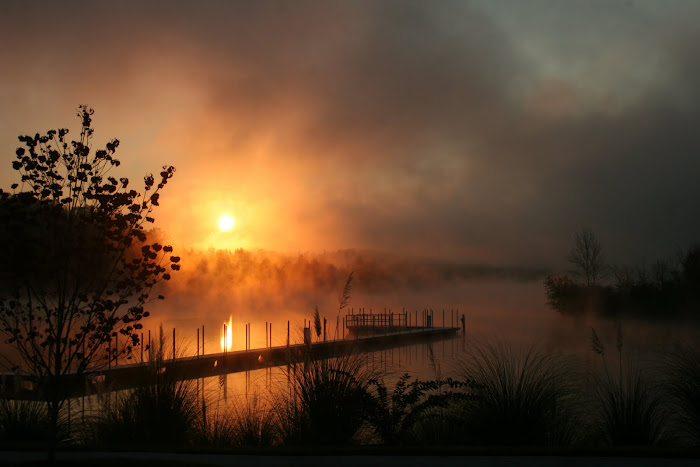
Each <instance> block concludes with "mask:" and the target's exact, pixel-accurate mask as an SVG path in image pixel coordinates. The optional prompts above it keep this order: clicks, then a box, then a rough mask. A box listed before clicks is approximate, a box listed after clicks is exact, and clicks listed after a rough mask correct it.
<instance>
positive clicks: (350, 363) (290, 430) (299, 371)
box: [280, 353, 377, 445]
mask: <svg viewBox="0 0 700 467" xmlns="http://www.w3.org/2000/svg"><path fill="white" fill-rule="evenodd" d="M376 376H377V373H376V371H374V370H373V368H372V366H371V365H370V364H369V362H368V361H367V358H366V356H364V355H359V354H353V353H348V354H344V355H341V356H337V357H334V358H329V359H324V360H315V361H307V362H304V363H299V364H297V365H293V366H291V367H290V368H289V370H288V374H287V377H288V378H289V383H290V393H289V394H286V393H285V394H283V395H281V396H280V400H281V401H283V403H282V406H283V410H282V414H281V417H280V433H281V439H282V442H283V443H284V444H311V445H345V444H350V443H353V442H356V441H357V439H356V436H357V435H358V434H359V432H360V430H361V428H363V426H364V425H365V424H366V423H367V422H368V420H369V418H370V415H369V410H370V408H371V407H372V406H373V401H372V391H371V385H372V382H373V381H375V380H376Z"/></svg>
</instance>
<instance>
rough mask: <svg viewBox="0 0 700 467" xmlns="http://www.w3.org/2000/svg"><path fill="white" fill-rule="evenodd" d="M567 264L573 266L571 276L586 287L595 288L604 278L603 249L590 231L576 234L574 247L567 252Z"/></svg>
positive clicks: (605, 269)
mask: <svg viewBox="0 0 700 467" xmlns="http://www.w3.org/2000/svg"><path fill="white" fill-rule="evenodd" d="M568 259H569V262H570V263H571V264H572V265H573V266H574V268H575V269H574V270H573V271H572V273H573V275H574V276H576V277H577V278H579V279H580V280H581V281H582V282H583V285H585V286H586V287H595V286H596V285H599V283H600V281H601V280H602V279H603V278H604V277H605V275H606V273H607V268H606V265H605V258H604V257H603V247H602V245H601V244H600V241H599V240H598V238H597V237H596V236H595V234H594V233H593V231H591V230H590V229H586V228H583V229H581V231H580V232H576V237H575V238H574V246H573V247H572V248H571V251H570V252H569V258H568Z"/></svg>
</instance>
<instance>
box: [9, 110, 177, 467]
mask: <svg viewBox="0 0 700 467" xmlns="http://www.w3.org/2000/svg"><path fill="white" fill-rule="evenodd" d="M92 114H93V111H92V109H89V108H88V107H86V106H81V107H80V108H79V109H78V117H80V119H81V123H82V128H81V132H80V138H79V139H78V140H77V141H71V142H68V140H67V139H66V135H67V134H68V130H67V129H59V130H58V131H56V130H50V131H48V132H47V133H46V135H43V136H41V135H39V134H38V133H37V134H36V135H35V136H20V137H19V140H20V142H22V143H23V144H24V147H20V148H18V149H17V151H16V156H17V157H16V159H15V161H14V162H13V163H12V166H13V169H15V170H16V171H18V172H19V174H20V179H21V187H20V184H14V185H12V190H16V189H17V188H18V187H20V192H19V193H13V194H10V193H7V192H4V191H2V190H0V201H1V204H2V206H1V207H2V209H0V215H1V216H2V218H3V219H2V220H3V221H4V222H3V223H2V225H3V228H2V229H1V230H2V232H0V235H2V238H1V239H0V240H1V241H2V242H3V244H4V248H5V251H4V252H3V254H2V262H3V263H4V264H2V269H3V270H4V274H6V275H7V277H3V279H4V280H3V283H2V288H1V289H0V332H2V333H3V334H4V335H5V337H6V338H7V340H6V342H7V343H9V344H10V345H11V346H12V348H13V349H14V350H15V352H16V356H15V357H14V358H13V356H8V355H4V354H3V355H2V364H3V366H6V367H10V368H11V369H12V370H13V371H15V372H23V373H27V374H29V375H30V376H32V377H33V378H34V379H35V381H36V382H37V384H38V385H39V388H40V389H41V391H42V396H43V397H44V398H45V399H46V400H47V402H48V412H49V418H50V422H51V425H52V435H51V440H50V450H49V456H50V458H52V457H53V451H54V449H55V435H56V427H57V423H58V414H59V411H60V409H61V407H62V405H63V401H64V399H65V397H66V389H67V388H66V380H67V377H68V375H69V374H71V373H72V374H73V375H74V376H75V375H78V376H79V375H81V374H83V373H85V371H86V370H87V369H88V368H96V367H100V366H102V365H106V364H107V363H108V362H110V361H113V360H115V359H116V358H117V357H118V356H120V355H126V356H127V358H130V353H131V351H132V349H133V347H134V346H136V345H138V344H139V330H140V329H141V327H142V325H141V323H140V321H141V320H142V319H143V318H145V317H147V316H148V315H149V313H148V311H146V310H145V308H144V306H145V305H146V304H147V303H148V302H150V301H151V300H152V299H153V297H151V296H150V294H151V291H152V289H153V287H154V286H155V285H156V284H157V283H158V282H160V281H161V280H169V279H170V272H171V271H173V270H178V269H179V265H178V264H177V263H178V262H179V260H180V258H179V257H177V256H172V255H171V254H172V247H171V246H167V245H165V246H164V245H160V244H158V243H153V244H149V243H147V235H146V231H145V227H144V226H145V225H146V224H147V223H153V222H154V219H153V217H152V211H153V208H154V207H155V206H158V199H159V196H160V190H161V189H162V188H163V187H164V186H165V185H166V184H167V183H168V181H169V180H170V179H171V178H172V176H173V174H174V172H175V169H174V168H173V167H172V166H164V167H163V170H162V171H161V172H160V177H159V178H157V179H156V178H155V177H154V176H153V175H150V174H149V175H146V177H144V193H143V194H140V193H138V192H137V191H135V190H133V189H130V188H129V180H128V179H127V178H119V179H117V178H115V177H113V176H110V175H109V173H110V171H111V170H112V169H113V168H114V167H117V166H119V161H118V160H117V159H115V158H114V157H113V156H114V153H115V151H116V149H117V147H118V146H119V140H117V139H114V140H112V141H110V142H109V143H107V145H106V148H105V149H100V150H97V151H93V150H92V147H91V139H92V136H93V133H94V129H93V128H92ZM158 298H163V297H162V296H158ZM119 334H121V335H122V336H123V339H121V341H120V344H121V346H120V347H119V348H115V347H116V342H117V340H118V335H119ZM105 346H108V349H109V350H108V351H107V352H106V351H105ZM113 348H114V350H112V349H113Z"/></svg>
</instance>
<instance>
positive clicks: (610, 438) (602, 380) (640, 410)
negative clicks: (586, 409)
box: [590, 327, 670, 446]
mask: <svg viewBox="0 0 700 467" xmlns="http://www.w3.org/2000/svg"><path fill="white" fill-rule="evenodd" d="M616 347H617V359H618V362H617V363H618V365H617V372H615V371H610V368H609V366H608V360H607V349H606V346H605V345H604V343H603V341H602V340H601V339H600V338H599V336H598V335H597V333H596V331H595V329H593V330H592V332H591V349H592V350H593V351H594V352H595V353H596V354H598V355H600V357H601V361H602V366H603V368H602V371H599V372H597V373H595V374H594V375H593V385H594V391H593V395H594V397H593V401H592V403H593V408H594V410H593V416H594V420H593V423H592V429H591V430H590V435H591V436H592V441H593V442H596V443H601V444H604V445H607V446H648V445H655V444H660V443H665V442H667V441H669V439H670V435H669V433H668V431H667V429H666V423H665V419H666V415H667V412H666V410H665V409H664V406H663V400H662V397H661V394H660V392H659V391H658V390H657V387H656V386H655V385H653V384H652V383H651V382H650V381H649V379H647V378H646V377H645V373H644V372H642V371H641V369H639V368H637V367H634V366H632V365H630V364H625V363H624V362H623V360H624V359H623V336H622V329H621V328H620V327H618V331H617V344H616ZM616 373H617V374H616Z"/></svg>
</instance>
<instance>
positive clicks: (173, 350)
mask: <svg viewBox="0 0 700 467" xmlns="http://www.w3.org/2000/svg"><path fill="white" fill-rule="evenodd" d="M173 360H175V328H173Z"/></svg>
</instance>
